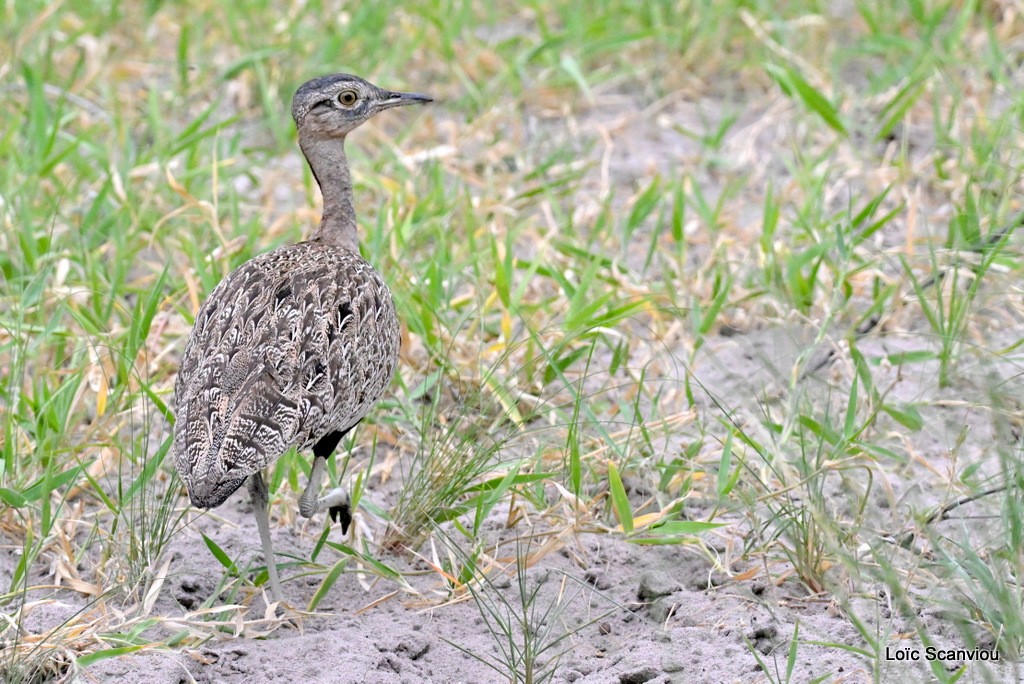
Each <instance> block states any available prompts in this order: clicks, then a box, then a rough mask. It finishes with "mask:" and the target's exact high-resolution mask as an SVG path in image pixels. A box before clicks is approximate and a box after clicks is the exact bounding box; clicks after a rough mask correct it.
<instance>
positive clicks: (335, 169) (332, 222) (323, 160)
mask: <svg viewBox="0 0 1024 684" xmlns="http://www.w3.org/2000/svg"><path fill="white" fill-rule="evenodd" d="M299 147H300V148H302V153H303V154H304V155H306V160H307V161H308V162H309V168H310V169H312V170H313V176H314V177H315V178H316V182H317V184H319V186H320V193H321V194H322V195H323V198H324V213H323V217H322V218H321V219H320V225H319V226H318V227H317V229H316V230H314V231H313V234H312V235H311V236H310V238H309V239H310V240H318V241H321V242H325V243H327V244H330V245H333V246H335V247H339V248H341V249H347V250H350V251H352V252H357V253H358V251H359V240H358V238H357V236H356V209H355V204H354V203H353V200H352V175H351V173H349V170H348V160H347V159H346V158H345V139H344V138H326V139H317V140H310V139H304V137H303V136H301V135H300V136H299Z"/></svg>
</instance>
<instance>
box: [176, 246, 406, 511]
mask: <svg viewBox="0 0 1024 684" xmlns="http://www.w3.org/2000/svg"><path fill="white" fill-rule="evenodd" d="M398 347H399V330H398V321H397V318H396V315H395V308H394V304H393V302H392V299H391V292H390V291H389V290H388V288H387V286H386V285H385V284H384V281H383V280H381V278H380V276H379V275H378V274H377V273H376V271H374V270H373V268H372V267H371V266H370V265H369V264H368V263H366V261H364V260H363V259H362V258H361V257H360V256H359V255H358V254H356V253H354V252H351V251H348V250H344V249H338V248H335V247H331V246H329V245H326V244H324V243H322V242H318V241H311V242H301V243H299V244H296V245H290V246H288V247H282V248H280V249H277V250H274V251H272V252H268V253H267V254H263V255H261V256H258V257H256V258H254V259H252V260H250V261H248V262H246V263H245V264H243V265H242V266H240V267H239V268H238V269H236V270H235V271H233V272H231V274H229V275H228V276H227V278H225V279H224V280H223V281H222V282H221V283H220V284H219V285H218V286H217V288H216V289H215V290H214V291H213V293H212V294H211V295H210V297H209V299H207V300H206V302H205V303H204V304H203V306H202V307H201V308H200V310H199V314H198V315H197V316H196V321H195V326H194V327H193V330H192V335H191V337H190V338H189V341H188V344H187V346H186V348H185V354H184V356H183V358H182V361H181V369H180V371H179V374H178V379H177V383H176V384H175V408H176V413H177V422H176V423H175V426H174V445H173V449H174V458H175V465H176V467H177V469H178V472H179V473H180V474H181V476H182V479H183V480H184V481H185V484H186V485H187V486H188V490H189V495H190V497H191V499H192V503H193V504H194V505H196V506H200V507H203V508H209V507H213V506H217V505H219V504H220V503H222V502H223V501H224V499H226V498H227V497H228V496H230V495H231V493H232V492H234V491H235V490H236V489H238V487H239V486H241V485H242V483H243V482H244V481H245V478H246V477H248V476H249V475H251V474H252V473H255V472H256V471H257V470H259V469H261V468H263V467H265V466H267V465H268V464H270V463H271V462H273V461H274V460H275V459H277V458H278V457H279V456H280V455H281V454H283V453H284V452H285V451H286V450H288V449H289V448H291V447H293V446H295V447H298V448H304V447H307V446H310V445H312V444H314V443H315V442H317V441H318V440H319V439H320V438H322V437H323V436H325V435H326V434H328V433H330V432H335V431H344V430H346V429H348V428H349V427H351V426H352V425H355V424H356V423H357V422H359V421H360V420H361V419H362V418H363V417H364V416H365V415H366V414H367V413H368V412H369V410H370V408H371V407H372V406H373V405H374V404H375V403H376V402H377V400H378V399H379V398H380V396H381V395H382V394H383V392H384V390H385V388H386V387H387V385H388V383H389V382H390V380H391V376H392V374H393V373H394V369H395V365H396V363H397V360H398Z"/></svg>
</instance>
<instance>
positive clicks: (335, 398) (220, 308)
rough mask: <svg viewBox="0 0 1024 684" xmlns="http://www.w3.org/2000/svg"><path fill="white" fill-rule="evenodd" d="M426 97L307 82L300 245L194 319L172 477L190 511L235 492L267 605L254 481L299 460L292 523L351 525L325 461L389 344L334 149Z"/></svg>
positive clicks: (268, 259)
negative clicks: (251, 531)
mask: <svg viewBox="0 0 1024 684" xmlns="http://www.w3.org/2000/svg"><path fill="white" fill-rule="evenodd" d="M432 101H433V100H432V98H431V97H430V96H428V95H424V94H422V93H406V92H396V91H391V90H385V89H383V88H379V87H377V86H375V85H373V84H371V83H369V82H367V81H365V80H364V79H362V78H360V77H358V76H354V75H352V74H343V73H339V74H331V75H327V76H321V77H319V78H315V79H313V80H310V81H307V82H306V83H304V84H303V85H302V86H300V87H299V89H298V90H297V91H296V93H295V96H294V97H293V99H292V108H291V113H292V118H293V119H294V120H295V126H296V129H297V131H298V142H299V148H300V149H301V151H302V153H303V155H304V156H305V158H306V161H307V162H308V164H309V167H310V169H311V170H312V172H313V178H314V179H315V180H316V182H317V185H318V186H319V187H320V192H321V195H322V197H323V214H322V216H321V219H320V223H319V225H318V226H317V228H316V229H315V230H314V231H313V232H312V233H311V234H310V236H309V238H308V239H307V240H305V241H303V242H299V243H296V244H292V245H287V246H284V247H280V248H278V249H275V250H272V251H270V252H267V253H264V254H261V255H259V256H256V257H255V258H253V259H250V260H249V261H247V262H245V263H244V264H242V265H241V266H239V267H238V268H237V269H235V270H234V271H232V272H231V273H230V274H228V275H227V277H225V278H224V279H223V280H222V281H221V282H220V283H219V284H218V285H217V286H216V288H214V290H213V292H212V293H210V296H209V297H208V298H207V299H206V301H205V302H204V303H203V305H202V306H201V307H200V308H199V311H198V313H197V314H196V317H195V322H194V324H193V327H192V331H191V334H190V335H189V339H188V342H187V343H186V345H185V350H184V352H183V353H182V357H181V363H180V368H179V371H178V376H177V378H176V380H175V388H174V395H175V399H174V407H175V408H174V410H175V417H176V420H175V424H174V428H173V439H172V452H173V455H174V465H175V468H176V470H177V472H178V474H179V475H180V476H181V479H182V481H183V482H184V484H185V487H186V489H187V491H188V496H189V499H190V501H191V503H192V505H193V506H195V507H197V508H202V509H209V508H214V507H217V506H219V505H221V504H222V503H224V501H225V500H226V499H227V498H228V497H229V496H231V494H233V493H234V492H235V491H236V490H238V489H239V488H240V487H241V486H242V485H243V484H245V483H246V482H248V490H249V495H250V497H251V499H252V505H253V510H254V512H255V516H256V526H257V529H258V532H259V536H260V543H261V545H262V549H263V555H264V558H265V560H266V565H267V573H268V577H269V581H270V589H271V594H272V596H273V599H274V601H281V599H282V596H283V594H282V592H281V582H280V579H279V576H278V572H277V564H276V562H275V559H274V551H273V546H272V544H271V539H270V521H269V514H268V500H269V493H268V490H267V484H266V482H265V480H264V479H263V469H264V468H266V467H268V466H270V465H271V464H273V463H274V461H276V460H277V459H278V458H280V456H281V455H282V454H284V453H285V452H287V451H288V450H289V449H291V448H293V447H294V448H296V449H298V450H300V451H303V450H307V449H310V448H312V452H313V463H312V467H311V469H310V475H309V481H308V483H307V485H306V487H305V489H304V491H303V493H302V495H301V496H300V498H299V513H300V514H301V515H302V516H304V517H306V518H310V517H312V516H314V515H315V514H316V513H317V512H319V511H322V510H325V509H326V510H327V511H328V512H329V514H330V516H331V518H332V520H333V521H334V522H340V523H341V527H342V534H346V533H347V531H348V526H349V524H350V523H351V520H352V518H351V511H350V500H349V495H348V493H347V491H346V490H345V489H343V488H341V487H338V488H335V489H333V490H331V491H330V492H328V493H327V494H325V495H324V496H320V488H321V484H322V480H323V476H324V471H325V468H326V462H327V458H328V457H330V456H331V454H333V453H334V451H335V449H336V448H337V446H338V443H339V442H340V440H341V439H342V437H344V436H345V434H346V433H347V432H348V431H349V430H351V429H352V428H354V427H355V426H356V424H358V423H359V421H361V420H362V419H363V418H364V417H366V415H367V414H368V413H369V412H370V410H371V409H372V408H373V406H374V405H375V404H376V403H377V401H378V400H379V399H380V398H381V396H382V395H383V394H384V391H385V389H386V388H387V386H388V384H389V383H390V381H391V378H392V375H393V374H394V371H395V367H396V366H397V364H398V355H399V343H400V332H399V323H398V316H397V313H396V310H395V305H394V300H393V298H392V295H391V291H390V290H389V289H388V286H387V284H386V283H385V282H384V280H383V279H382V278H381V276H380V274H379V273H377V271H376V270H374V268H373V267H372V266H371V265H370V264H369V263H367V261H366V260H364V259H363V258H362V257H361V256H360V254H359V241H358V235H357V225H356V212H355V206H354V203H353V197H352V176H351V174H350V172H349V168H348V162H347V160H346V157H345V138H346V136H347V135H348V134H349V133H351V132H352V131H353V130H354V129H355V128H356V127H358V126H359V125H361V124H363V123H364V122H366V121H367V120H369V119H370V118H372V117H373V116H375V115H376V114H378V113H380V112H382V111H384V110H386V109H391V108H393V107H401V106H405V105H413V104H424V103H427V102H432Z"/></svg>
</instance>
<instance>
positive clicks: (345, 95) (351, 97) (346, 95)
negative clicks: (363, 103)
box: [338, 90, 359, 107]
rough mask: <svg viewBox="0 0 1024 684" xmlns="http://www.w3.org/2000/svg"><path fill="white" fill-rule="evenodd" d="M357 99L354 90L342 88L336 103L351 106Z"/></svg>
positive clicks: (357, 96)
mask: <svg viewBox="0 0 1024 684" xmlns="http://www.w3.org/2000/svg"><path fill="white" fill-rule="evenodd" d="M358 99H359V95H358V94H357V93H356V91H354V90H342V91H341V92H340V93H338V104H340V105H342V106H344V107H351V106H352V105H354V104H355V103H356V100H358Z"/></svg>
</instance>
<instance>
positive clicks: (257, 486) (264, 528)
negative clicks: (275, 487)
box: [249, 470, 282, 601]
mask: <svg viewBox="0 0 1024 684" xmlns="http://www.w3.org/2000/svg"><path fill="white" fill-rule="evenodd" d="M249 496H250V497H251V498H252V508H253V511H255V513H256V528H257V529H258V530H259V532H260V542H261V543H262V544H263V557H264V558H265V559H266V561H267V574H268V575H269V576H270V593H271V595H272V596H273V599H274V600H275V601H280V600H281V597H282V594H281V581H280V580H279V579H278V577H277V560H276V559H275V558H274V547H273V546H272V545H271V543H270V515H269V513H268V510H267V502H268V501H269V500H270V495H269V492H268V491H267V483H266V482H264V481H263V473H261V472H260V471H258V470H257V471H256V472H255V473H253V474H252V475H250V476H249Z"/></svg>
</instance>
